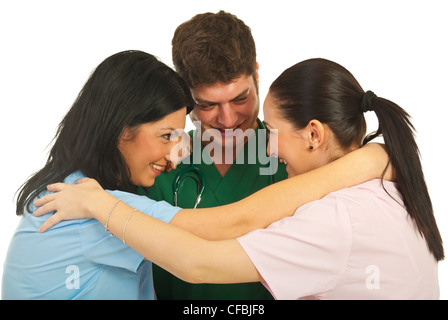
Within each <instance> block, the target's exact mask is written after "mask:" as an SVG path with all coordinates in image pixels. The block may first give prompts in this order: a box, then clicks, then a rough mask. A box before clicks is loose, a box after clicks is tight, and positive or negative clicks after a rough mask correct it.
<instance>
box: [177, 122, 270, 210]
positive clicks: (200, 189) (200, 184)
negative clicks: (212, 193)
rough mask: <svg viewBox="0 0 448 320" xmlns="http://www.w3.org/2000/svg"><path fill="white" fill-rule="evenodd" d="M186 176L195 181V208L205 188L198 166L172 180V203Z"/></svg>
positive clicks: (186, 170) (261, 126)
mask: <svg viewBox="0 0 448 320" xmlns="http://www.w3.org/2000/svg"><path fill="white" fill-rule="evenodd" d="M257 122H258V126H259V128H261V129H265V130H266V126H265V124H264V123H263V122H262V121H261V120H259V119H257ZM189 173H194V175H193V174H189ZM186 178H191V179H193V180H194V181H196V185H197V193H198V196H197V197H196V201H195V202H194V206H193V209H196V207H197V206H198V204H199V203H200V202H201V199H202V195H203V193H204V190H205V175H204V173H203V172H202V170H201V169H199V168H198V167H194V166H191V167H188V168H185V169H183V170H182V171H180V172H179V173H178V174H177V175H176V177H175V178H174V182H173V196H174V205H175V206H177V198H178V196H179V189H180V188H181V186H182V181H184V180H185V179H186ZM272 183H274V181H273V177H272V175H271V176H270V184H272Z"/></svg>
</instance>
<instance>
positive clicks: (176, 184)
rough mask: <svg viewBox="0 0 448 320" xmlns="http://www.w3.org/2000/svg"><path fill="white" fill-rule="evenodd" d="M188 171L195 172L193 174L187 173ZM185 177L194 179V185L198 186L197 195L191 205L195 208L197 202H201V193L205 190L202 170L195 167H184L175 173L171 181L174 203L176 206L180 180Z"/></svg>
mask: <svg viewBox="0 0 448 320" xmlns="http://www.w3.org/2000/svg"><path fill="white" fill-rule="evenodd" d="M190 171H191V172H193V173H195V175H191V174H188V173H189V172H190ZM186 178H191V179H193V180H194V181H196V185H197V187H198V196H197V197H196V201H195V202H194V207H193V209H196V207H197V206H198V204H199V202H201V198H202V194H203V193H204V190H205V175H204V173H203V172H202V170H201V169H199V168H197V167H188V168H185V169H183V170H182V171H181V172H179V173H178V174H177V175H176V178H175V179H174V182H173V194H174V205H175V206H177V195H178V193H179V188H180V186H181V183H182V181H183V180H185V179H186Z"/></svg>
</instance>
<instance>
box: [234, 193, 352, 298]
mask: <svg viewBox="0 0 448 320" xmlns="http://www.w3.org/2000/svg"><path fill="white" fill-rule="evenodd" d="M237 240H238V241H239V243H240V245H241V246H242V247H243V249H244V250H245V251H246V253H247V255H248V256H249V258H250V259H251V260H252V262H253V264H254V265H255V267H256V268H257V270H258V272H259V273H260V274H261V276H262V277H263V279H264V282H265V283H264V284H265V285H266V287H267V288H268V289H269V290H270V291H271V293H272V294H273V295H274V297H275V298H276V299H280V300H286V299H301V298H307V297H310V296H314V297H318V296H319V294H320V293H324V292H326V291H328V290H331V289H332V288H334V287H335V285H336V284H337V282H338V280H339V279H340V277H341V275H342V274H343V272H344V271H345V268H346V265H347V260H348V256H349V252H350V247H351V224H350V217H349V214H348V210H347V208H346V207H345V206H344V204H342V203H338V202H337V201H336V200H335V199H334V198H332V197H329V196H327V197H326V200H319V201H316V202H313V203H310V204H307V205H305V206H303V207H301V208H299V209H298V210H297V211H296V212H295V214H294V215H293V216H292V217H287V218H284V219H282V220H280V221H278V222H276V223H274V224H272V225H271V226H269V227H268V228H267V229H261V230H256V231H253V232H251V233H249V234H247V235H245V236H243V237H240V238H238V239H237Z"/></svg>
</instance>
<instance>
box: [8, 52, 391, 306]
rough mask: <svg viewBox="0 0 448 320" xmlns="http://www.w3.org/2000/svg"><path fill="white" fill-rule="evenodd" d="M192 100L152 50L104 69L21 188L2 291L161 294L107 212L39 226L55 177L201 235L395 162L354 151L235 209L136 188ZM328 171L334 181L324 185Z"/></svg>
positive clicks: (256, 221) (29, 295)
mask: <svg viewBox="0 0 448 320" xmlns="http://www.w3.org/2000/svg"><path fill="white" fill-rule="evenodd" d="M192 107H193V103H192V99H191V96H190V92H189V90H188V88H187V86H186V85H185V83H184V82H183V80H182V79H181V78H180V77H179V76H178V75H177V73H175V72H174V71H173V70H172V69H170V68H169V67H167V66H166V65H165V64H163V63H162V62H160V61H158V60H157V59H156V58H155V57H153V56H152V55H150V54H147V53H144V52H139V51H126V52H121V53H118V54H115V55H113V56H111V57H109V58H107V59H106V60H105V61H104V62H102V63H101V64H100V65H99V66H98V67H97V68H96V70H95V71H94V72H93V74H92V75H91V77H90V78H89V79H88V81H87V82H86V84H85V86H84V88H83V89H82V90H81V92H80V93H79V96H78V98H77V99H76V101H75V102H74V104H73V106H72V108H71V109H70V110H69V112H68V113H67V115H66V116H65V118H64V119H63V120H62V122H61V124H60V125H59V129H58V132H57V135H56V138H55V142H54V145H53V147H52V149H51V151H50V155H49V158H48V161H47V163H46V165H45V166H44V167H43V168H42V169H41V170H40V171H38V172H37V173H35V174H34V175H33V176H31V178H30V179H29V180H28V181H26V182H25V184H24V185H23V186H22V188H21V189H20V192H19V194H18V199H17V214H18V215H20V216H22V220H21V221H20V223H19V226H18V228H17V230H16V232H15V234H14V236H13V238H12V240H11V243H10V247H9V250H8V254H7V257H6V261H5V264H4V272H3V283H2V298H3V299H154V298H155V297H154V289H153V280H152V273H151V262H149V261H144V257H143V256H142V255H140V254H138V253H137V252H136V251H134V250H133V249H132V248H130V247H128V246H127V245H126V244H125V243H124V241H121V240H119V239H118V238H116V237H112V236H111V235H110V233H109V232H108V228H107V225H108V221H105V225H106V228H104V226H103V224H102V223H100V222H98V221H96V220H94V219H81V220H71V221H64V222H61V223H59V224H58V225H56V226H55V227H53V228H51V229H50V230H48V232H45V233H39V232H38V230H39V228H40V227H41V225H42V224H44V223H46V222H47V221H50V222H52V219H51V217H57V215H56V216H52V215H51V214H47V215H44V216H41V217H35V216H33V214H30V213H32V212H33V211H35V210H36V207H35V206H34V204H33V202H34V200H36V199H37V198H41V197H43V196H44V195H45V194H47V193H48V191H47V190H46V186H47V185H49V184H52V183H55V182H60V181H64V182H65V183H69V184H74V183H76V182H77V180H79V179H82V178H83V177H86V176H88V177H91V178H94V179H96V180H97V181H98V182H99V183H100V184H101V185H102V186H103V187H104V188H105V189H107V190H115V191H108V192H109V193H110V194H111V195H113V196H114V199H115V198H117V199H119V200H120V202H115V203H113V206H111V210H110V214H109V217H111V219H112V220H113V215H111V213H112V211H113V209H114V208H118V207H120V206H122V205H123V203H126V204H128V205H130V206H131V207H133V208H135V209H137V210H139V211H141V212H143V213H145V214H147V215H150V216H153V217H155V218H157V219H159V220H161V221H164V222H167V223H170V224H174V225H176V226H179V227H182V228H183V229H187V230H189V231H192V232H194V233H195V234H197V235H199V236H202V237H205V238H209V239H225V238H227V239H229V238H234V237H237V236H241V235H243V234H245V233H247V232H249V231H251V230H254V229H259V228H264V227H267V226H268V225H269V224H271V223H272V222H274V221H276V220H279V219H280V218H282V217H284V216H287V215H292V214H293V212H294V209H295V208H296V207H298V206H300V205H302V204H304V203H306V202H309V201H311V200H315V199H318V198H320V197H322V196H324V195H325V194H327V193H329V192H331V191H333V190H337V189H340V188H343V187H346V186H349V185H353V184H357V183H360V182H363V181H365V180H369V179H371V178H374V177H378V176H380V175H381V173H382V170H383V168H384V167H385V165H386V163H387V157H386V156H385V152H384V151H383V150H382V148H381V147H378V148H375V147H372V148H370V149H369V148H367V149H365V150H363V151H360V152H358V153H355V152H354V153H353V154H352V155H350V156H348V157H347V158H345V159H344V160H341V161H340V162H338V163H336V164H333V165H332V166H330V167H326V168H322V169H319V170H320V171H316V172H314V173H311V174H310V175H302V176H300V177H297V179H294V178H293V179H288V181H286V182H281V183H278V184H275V185H272V186H271V187H272V188H273V189H271V191H272V192H275V193H276V194H278V197H276V199H269V203H266V199H265V197H263V196H262V197H261V198H260V197H251V198H249V199H248V200H246V201H245V202H244V205H241V206H239V207H238V208H234V209H232V210H231V211H230V212H226V211H228V210H227V207H225V206H224V207H218V208H213V209H197V210H193V209H183V210H181V209H180V208H178V207H174V206H171V205H169V204H167V203H166V202H163V201H161V202H157V201H154V200H151V199H149V198H147V197H145V196H138V195H136V194H134V193H136V192H137V186H142V187H149V186H152V185H153V184H154V180H155V179H156V177H157V176H158V175H160V173H161V172H162V171H165V170H167V168H168V167H169V166H170V162H171V159H170V151H171V149H172V148H173V146H174V145H175V144H176V143H177V141H172V137H171V136H172V133H173V132H175V131H176V129H183V128H184V126H185V118H186V114H187V111H188V110H190V109H191V108H192ZM372 157H373V158H372ZM355 164H356V165H355ZM348 169H349V170H350V177H351V178H348V177H347V174H345V172H347V171H348ZM323 180H326V182H327V183H326V184H325V185H323V186H320V184H321V183H320V182H321V181H323ZM274 208H275V210H273V209H274ZM201 210H203V211H207V214H200V213H201V212H203V211H201ZM223 217H225V218H223ZM130 218H131V217H129V219H130ZM112 220H111V221H112Z"/></svg>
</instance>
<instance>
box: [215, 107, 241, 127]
mask: <svg viewBox="0 0 448 320" xmlns="http://www.w3.org/2000/svg"><path fill="white" fill-rule="evenodd" d="M219 109H220V110H219V115H218V121H219V123H220V124H221V125H222V126H223V127H225V128H233V127H234V126H236V124H237V123H238V114H237V112H236V110H234V108H233V106H232V105H231V104H230V103H223V104H221V105H220V108H219Z"/></svg>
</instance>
